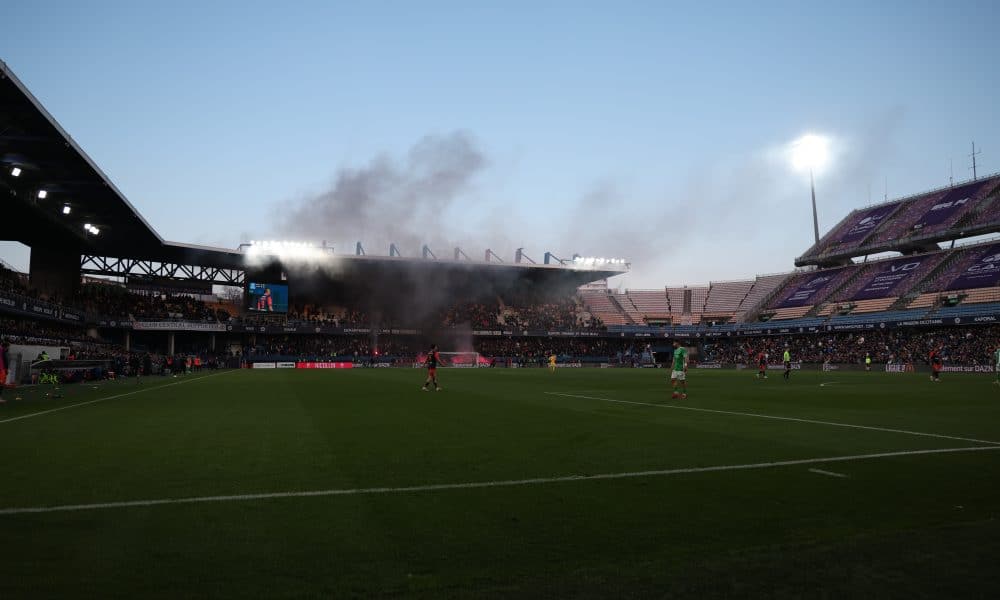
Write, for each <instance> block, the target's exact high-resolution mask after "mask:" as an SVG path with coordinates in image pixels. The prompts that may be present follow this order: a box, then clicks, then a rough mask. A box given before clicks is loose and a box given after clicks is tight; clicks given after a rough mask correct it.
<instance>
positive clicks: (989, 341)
mask: <svg viewBox="0 0 1000 600" xmlns="http://www.w3.org/2000/svg"><path fill="white" fill-rule="evenodd" d="M998 346H1000V327H998V326H992V325H991V326H986V327H977V328H968V327H966V328H950V329H943V328H934V329H894V330H878V331H865V332H858V333H821V334H801V335H793V336H780V337H741V338H727V339H724V340H718V341H712V342H709V343H706V344H705V346H704V348H703V360H705V361H718V362H726V363H735V364H750V363H754V362H755V361H756V357H757V355H758V354H759V353H760V352H765V353H767V354H768V355H769V358H770V359H771V360H772V362H775V363H777V362H780V357H781V355H782V353H783V352H784V350H785V348H786V347H787V348H788V349H789V352H791V355H792V359H793V360H795V361H802V362H805V363H839V364H861V363H863V362H864V361H865V358H866V357H871V359H872V362H873V363H877V364H886V363H893V364H914V365H917V364H925V363H927V361H928V355H929V354H930V352H931V350H935V349H937V350H940V352H941V354H942V356H943V357H944V360H945V362H950V363H953V364H960V365H970V366H971V365H988V364H993V362H992V361H993V352H994V351H995V350H996V349H997V347H998Z"/></svg>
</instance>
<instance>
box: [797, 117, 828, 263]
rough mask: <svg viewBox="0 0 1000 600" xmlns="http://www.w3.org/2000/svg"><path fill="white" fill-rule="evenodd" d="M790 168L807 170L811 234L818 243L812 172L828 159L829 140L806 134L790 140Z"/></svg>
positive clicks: (817, 218) (814, 188) (814, 182)
mask: <svg viewBox="0 0 1000 600" xmlns="http://www.w3.org/2000/svg"><path fill="white" fill-rule="evenodd" d="M790 155H791V160H792V168H793V169H795V170H796V171H809V192H810V193H811V194H812V209H813V236H814V237H815V239H816V243H819V217H818V216H817V214H816V178H815V176H814V172H816V171H822V169H823V167H825V166H826V165H827V163H828V162H829V161H830V140H829V139H828V138H826V137H823V136H821V135H815V134H811V133H810V134H806V135H804V136H802V137H800V138H799V139H797V140H795V141H794V142H792V144H791V147H790Z"/></svg>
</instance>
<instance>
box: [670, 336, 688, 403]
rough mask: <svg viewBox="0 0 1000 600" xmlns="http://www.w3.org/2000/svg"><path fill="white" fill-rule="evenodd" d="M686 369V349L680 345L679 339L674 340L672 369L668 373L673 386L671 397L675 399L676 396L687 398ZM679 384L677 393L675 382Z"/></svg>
mask: <svg viewBox="0 0 1000 600" xmlns="http://www.w3.org/2000/svg"><path fill="white" fill-rule="evenodd" d="M687 370H688V351H687V348H685V347H684V346H681V343H680V341H679V340H674V362H673V371H672V372H671V373H670V387H671V388H673V394H672V395H671V396H670V397H671V398H674V399H677V398H678V397H679V398H681V399H682V400H683V399H685V398H687V397H688V395H687V391H688V388H687ZM678 382H680V384H681V393H680V395H678V394H677V383H678Z"/></svg>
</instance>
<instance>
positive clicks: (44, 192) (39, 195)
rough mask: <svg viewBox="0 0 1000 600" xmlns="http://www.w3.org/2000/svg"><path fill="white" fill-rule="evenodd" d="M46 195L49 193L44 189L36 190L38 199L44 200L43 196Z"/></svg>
mask: <svg viewBox="0 0 1000 600" xmlns="http://www.w3.org/2000/svg"><path fill="white" fill-rule="evenodd" d="M48 195H49V193H48V192H46V191H45V190H38V199H39V200H45V198H46V197H47V196H48Z"/></svg>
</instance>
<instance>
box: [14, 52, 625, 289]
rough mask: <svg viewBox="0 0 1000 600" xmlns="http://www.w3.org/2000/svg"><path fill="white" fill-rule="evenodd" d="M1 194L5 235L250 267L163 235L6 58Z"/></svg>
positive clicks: (366, 266) (540, 274)
mask: <svg viewBox="0 0 1000 600" xmlns="http://www.w3.org/2000/svg"><path fill="white" fill-rule="evenodd" d="M15 173H16V175H15ZM0 195H4V196H6V197H7V198H8V199H7V200H5V201H4V202H3V204H2V205H0V206H2V210H3V218H2V219H0V239H2V240H10V241H17V242H21V243H22V244H25V245H26V246H30V247H36V246H44V247H46V248H51V249H54V250H65V251H67V252H73V253H78V254H80V255H90V256H99V257H118V258H127V259H135V260H143V261H158V262H169V263H176V264H182V265H194V266H200V267H214V268H223V269H240V270H242V269H245V268H246V267H247V266H248V265H247V262H246V257H245V255H244V254H243V253H242V252H240V251H238V250H231V249H224V248H211V247H205V246H196V245H190V244H183V243H176V242H167V241H164V240H163V238H162V237H160V235H159V234H157V233H156V231H155V230H154V229H153V228H152V226H151V225H150V224H149V223H148V222H147V221H146V220H145V219H144V218H143V217H142V215H141V214H139V212H138V211H137V210H136V209H135V207H134V206H132V204H131V203H130V202H129V201H128V199H127V198H125V195H124V194H122V192H121V191H120V190H119V189H118V188H117V187H115V185H114V183H112V182H111V180H110V179H109V178H108V176H107V175H106V174H105V173H104V172H103V171H101V169H100V167H98V166H97V164H96V163H95V162H94V161H93V160H92V159H91V158H90V157H89V156H87V154H86V153H85V152H84V151H83V149H82V148H80V146H79V145H78V144H77V143H76V142H75V141H74V140H73V138H72V137H71V136H70V135H69V134H68V133H67V132H66V131H65V130H64V129H63V128H62V127H61V126H60V125H59V123H58V122H57V121H56V120H55V119H54V118H53V117H52V115H51V114H49V112H48V111H47V110H45V108H44V107H43V106H42V104H41V103H40V102H39V101H38V99H37V98H35V96H34V95H32V93H31V92H30V91H29V90H28V89H27V87H26V86H25V85H24V84H23V83H22V82H21V81H20V80H19V79H18V78H17V76H16V75H14V73H13V72H12V71H11V70H10V68H9V67H8V66H7V64H6V63H4V62H3V61H0ZM67 207H68V209H67ZM86 225H91V226H93V227H96V229H97V232H98V233H96V234H95V233H93V232H92V231H88V230H87V229H86V227H85V226H86ZM336 259H337V260H338V261H341V264H344V263H349V264H351V265H353V266H352V268H351V271H352V272H355V273H357V274H360V275H361V276H363V275H364V273H365V272H366V271H375V270H377V271H379V272H385V271H386V270H388V271H389V272H391V271H399V270H401V269H412V268H418V269H420V270H424V269H427V268H432V269H433V267H432V266H431V265H437V266H438V268H439V269H441V270H442V271H454V270H456V269H459V270H466V269H468V268H470V267H475V266H480V267H482V268H483V269H484V270H485V272H487V273H496V274H498V275H499V274H503V273H522V274H524V273H528V272H530V273H531V275H530V279H532V280H536V281H539V282H541V281H544V280H546V279H549V278H552V280H553V281H555V280H556V279H558V280H559V281H560V282H567V281H568V280H571V281H573V282H576V283H577V284H578V285H582V284H584V283H587V282H590V281H594V280H597V279H603V278H607V277H610V276H614V275H618V274H621V273H624V272H625V271H626V270H627V267H625V266H618V265H613V266H602V267H601V268H594V267H593V266H592V265H591V266H579V265H572V264H570V265H562V264H552V265H540V264H539V265H536V264H531V263H525V262H521V263H496V262H479V261H453V260H437V259H430V260H428V259H422V258H405V257H398V256H389V257H386V256H352V255H338V256H337V257H336ZM99 271H100V270H99V269H98V270H97V271H94V270H90V271H88V272H91V273H94V272H99ZM107 274H123V273H110V272H109V273H107ZM556 274H558V275H556ZM178 277H179V278H183V276H179V275H178ZM519 277H523V275H520V276H519Z"/></svg>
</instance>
